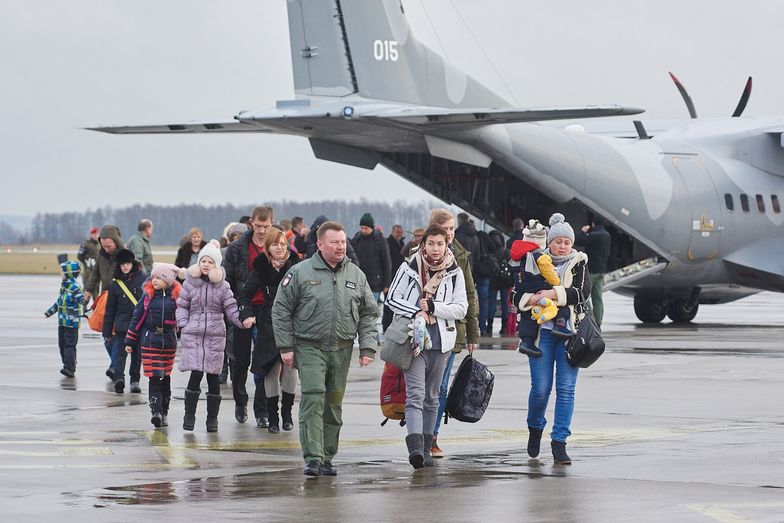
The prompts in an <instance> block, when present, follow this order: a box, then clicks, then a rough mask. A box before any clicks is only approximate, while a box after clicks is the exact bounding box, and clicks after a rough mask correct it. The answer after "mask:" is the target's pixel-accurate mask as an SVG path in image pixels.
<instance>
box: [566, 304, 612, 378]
mask: <svg viewBox="0 0 784 523" xmlns="http://www.w3.org/2000/svg"><path fill="white" fill-rule="evenodd" d="M602 354H604V339H602V335H601V333H600V331H599V327H598V326H597V325H596V322H595V321H593V318H592V317H591V316H590V315H589V314H586V315H585V317H584V318H583V319H582V320H581V321H580V323H579V324H578V325H577V334H575V335H574V336H572V337H571V338H570V339H569V342H568V343H567V345H566V361H568V362H569V365H571V366H572V367H580V368H583V369H586V368H588V367H590V366H591V365H593V363H594V362H595V361H596V360H598V359H599V356H601V355H602Z"/></svg>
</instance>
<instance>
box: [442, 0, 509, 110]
mask: <svg viewBox="0 0 784 523" xmlns="http://www.w3.org/2000/svg"><path fill="white" fill-rule="evenodd" d="M449 3H450V4H452V8H453V9H454V10H455V12H456V13H457V16H459V17H460V20H461V21H462V22H463V25H464V26H465V28H466V29H468V34H470V35H471V38H473V39H474V42H476V45H478V46H479V49H480V50H481V51H482V54H483V55H485V59H487V63H489V64H490V67H492V68H493V71H495V74H496V75H497V76H498V78H499V79H500V80H501V83H502V84H504V87H505V88H506V90H507V91H509V94H510V95H511V96H512V100H514V102H515V104H517V105H518V106H519V105H520V102H519V101H518V100H517V97H516V96H515V94H514V91H512V90H511V89H510V88H509V85H508V84H507V83H506V80H504V77H503V76H501V73H500V72H499V71H498V69H497V68H496V66H495V63H493V60H492V59H491V58H490V56H489V55H488V54H487V51H485V48H484V47H483V46H482V44H481V43H480V42H479V39H478V38H477V37H476V35H475V34H474V32H473V31H472V30H471V28H470V27H469V26H468V24H467V23H466V20H465V18H463V13H461V12H460V10H459V9H458V8H457V6H456V5H455V3H454V0H449Z"/></svg>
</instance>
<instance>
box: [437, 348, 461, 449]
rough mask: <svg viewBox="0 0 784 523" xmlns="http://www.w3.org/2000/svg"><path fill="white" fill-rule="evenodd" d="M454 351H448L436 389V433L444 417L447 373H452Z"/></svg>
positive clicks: (447, 384)
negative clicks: (437, 388) (438, 385)
mask: <svg viewBox="0 0 784 523" xmlns="http://www.w3.org/2000/svg"><path fill="white" fill-rule="evenodd" d="M455 354H457V353H456V352H454V351H452V352H450V353H449V357H448V358H447V360H446V366H445V367H444V378H443V379H442V380H441V388H440V389H439V390H438V414H437V415H436V426H435V428H434V429H433V434H436V435H437V434H438V429H439V427H441V420H442V419H443V418H444V411H446V396H447V394H448V393H449V375H450V374H452V364H453V363H454V362H455Z"/></svg>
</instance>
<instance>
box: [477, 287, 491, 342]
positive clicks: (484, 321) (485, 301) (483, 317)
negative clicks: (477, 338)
mask: <svg viewBox="0 0 784 523" xmlns="http://www.w3.org/2000/svg"><path fill="white" fill-rule="evenodd" d="M475 283H476V293H477V295H478V297H479V331H480V332H482V333H483V332H489V331H490V329H491V327H492V325H493V316H494V315H495V310H491V309H490V302H489V300H490V278H482V279H481V280H476V282H475ZM488 320H490V321H489V322H488Z"/></svg>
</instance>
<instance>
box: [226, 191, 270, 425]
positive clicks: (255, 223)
mask: <svg viewBox="0 0 784 523" xmlns="http://www.w3.org/2000/svg"><path fill="white" fill-rule="evenodd" d="M272 220H273V211H272V208H271V207H264V206H262V207H256V208H255V209H253V213H251V219H250V222H248V223H250V225H251V227H252V229H251V230H249V231H248V232H246V233H245V234H243V235H242V236H240V237H239V238H238V239H237V240H235V241H233V242H232V243H230V244H229V246H228V248H227V249H226V256H224V258H223V268H224V270H225V271H226V281H227V282H229V286H230V287H231V290H232V292H233V293H234V295H235V296H239V295H240V291H241V290H242V286H243V285H245V281H246V280H247V279H248V277H249V276H250V272H251V270H253V261H254V260H255V259H256V257H257V256H264V238H265V237H266V236H267V231H268V230H269V228H270V227H272ZM263 304H264V293H263V292H262V291H261V290H259V292H257V293H256V294H254V296H253V298H252V300H251V305H252V306H254V307H261V306H262V305H263ZM255 330H256V329H233V333H234V341H233V343H232V344H231V354H229V358H230V360H229V364H230V367H231V389H232V394H233V396H234V417H235V418H236V419H237V421H238V422H239V423H245V422H246V421H247V420H248V392H247V390H246V389H245V382H246V381H247V380H248V369H249V368H250V363H251V345H252V342H253V340H254V332H255ZM254 381H255V382H256V392H255V394H254V396H253V413H254V415H255V417H256V426H257V427H262V428H267V427H269V414H268V412H267V397H266V395H265V393H264V377H263V376H258V377H257V376H256V375H254Z"/></svg>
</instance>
